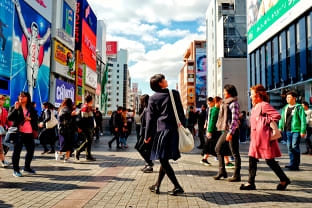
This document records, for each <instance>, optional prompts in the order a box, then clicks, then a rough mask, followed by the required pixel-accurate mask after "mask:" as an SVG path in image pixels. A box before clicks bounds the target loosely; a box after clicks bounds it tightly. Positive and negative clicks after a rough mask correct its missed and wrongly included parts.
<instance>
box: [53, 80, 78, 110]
mask: <svg viewBox="0 0 312 208" xmlns="http://www.w3.org/2000/svg"><path fill="white" fill-rule="evenodd" d="M65 98H70V99H71V100H72V101H73V102H74V101H75V85H73V84H69V83H67V82H64V81H62V80H59V79H55V107H60V106H61V104H62V102H63V100H64V99H65Z"/></svg>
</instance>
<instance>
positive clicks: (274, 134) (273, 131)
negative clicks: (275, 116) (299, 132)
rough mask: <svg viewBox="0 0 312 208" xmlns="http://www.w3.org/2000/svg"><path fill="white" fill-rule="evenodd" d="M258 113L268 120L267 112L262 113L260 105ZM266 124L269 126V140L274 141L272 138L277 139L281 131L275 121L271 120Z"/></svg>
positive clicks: (280, 135)
mask: <svg viewBox="0 0 312 208" xmlns="http://www.w3.org/2000/svg"><path fill="white" fill-rule="evenodd" d="M260 115H261V116H262V117H264V118H265V120H266V121H268V120H269V118H268V114H266V113H264V114H262V106H261V112H260ZM267 125H268V126H269V130H270V141H274V140H277V139H279V138H281V137H282V134H281V132H280V131H279V129H278V126H277V124H276V122H275V121H271V122H270V123H269V124H267Z"/></svg>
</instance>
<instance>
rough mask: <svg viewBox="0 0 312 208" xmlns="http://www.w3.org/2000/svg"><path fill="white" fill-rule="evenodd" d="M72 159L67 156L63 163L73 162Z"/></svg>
mask: <svg viewBox="0 0 312 208" xmlns="http://www.w3.org/2000/svg"><path fill="white" fill-rule="evenodd" d="M73 162H74V161H73V160H71V159H70V158H68V159H64V163H73Z"/></svg>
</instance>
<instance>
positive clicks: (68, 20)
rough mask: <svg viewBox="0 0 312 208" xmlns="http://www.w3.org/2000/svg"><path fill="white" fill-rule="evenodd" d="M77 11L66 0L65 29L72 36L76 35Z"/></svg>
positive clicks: (64, 8) (64, 12)
mask: <svg viewBox="0 0 312 208" xmlns="http://www.w3.org/2000/svg"><path fill="white" fill-rule="evenodd" d="M74 15H75V12H74V10H73V9H72V8H71V7H70V6H69V5H68V4H67V3H66V2H65V1H64V4H63V29H64V30H65V32H66V33H67V34H68V35H70V36H71V37H73V36H74V27H75V22H74V20H75V16H74Z"/></svg>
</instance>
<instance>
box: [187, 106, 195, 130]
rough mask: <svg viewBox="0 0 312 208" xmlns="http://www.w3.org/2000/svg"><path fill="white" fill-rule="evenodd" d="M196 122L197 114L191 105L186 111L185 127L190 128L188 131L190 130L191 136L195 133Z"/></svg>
mask: <svg viewBox="0 0 312 208" xmlns="http://www.w3.org/2000/svg"><path fill="white" fill-rule="evenodd" d="M196 123H197V115H196V113H195V112H194V108H193V106H191V107H190V111H189V113H188V119H187V128H188V129H189V130H190V132H192V134H193V136H195V135H196V132H195V128H194V126H195V124H196Z"/></svg>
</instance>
